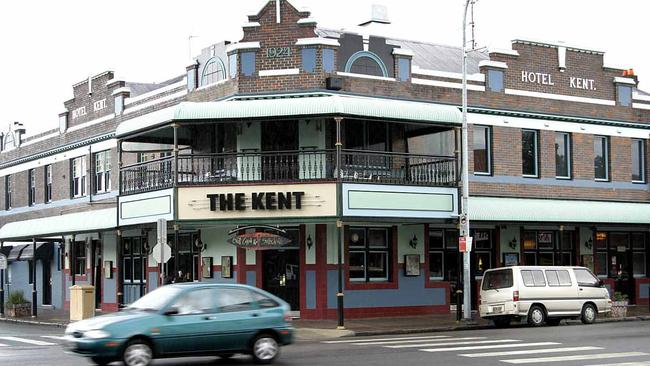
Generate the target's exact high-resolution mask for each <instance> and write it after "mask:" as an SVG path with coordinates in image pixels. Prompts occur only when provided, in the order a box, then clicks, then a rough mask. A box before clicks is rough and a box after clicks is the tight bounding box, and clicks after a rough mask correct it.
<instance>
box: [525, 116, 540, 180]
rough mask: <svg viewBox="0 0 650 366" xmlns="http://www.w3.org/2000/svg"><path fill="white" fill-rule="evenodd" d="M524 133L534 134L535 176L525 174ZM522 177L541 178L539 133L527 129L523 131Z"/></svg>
mask: <svg viewBox="0 0 650 366" xmlns="http://www.w3.org/2000/svg"><path fill="white" fill-rule="evenodd" d="M524 133H533V134H534V139H533V142H534V150H533V162H534V167H535V173H534V174H526V173H525V172H524ZM521 175H522V176H523V177H524V178H539V131H538V130H531V129H527V128H522V129H521Z"/></svg>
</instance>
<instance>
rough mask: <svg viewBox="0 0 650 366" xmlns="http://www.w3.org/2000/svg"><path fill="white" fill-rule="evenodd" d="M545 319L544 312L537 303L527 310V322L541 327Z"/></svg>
mask: <svg viewBox="0 0 650 366" xmlns="http://www.w3.org/2000/svg"><path fill="white" fill-rule="evenodd" d="M545 320H546V313H545V312H544V309H542V307H541V306H539V305H533V306H531V308H530V311H529V312H528V324H530V325H532V326H533V327H541V326H542V325H544V321H545Z"/></svg>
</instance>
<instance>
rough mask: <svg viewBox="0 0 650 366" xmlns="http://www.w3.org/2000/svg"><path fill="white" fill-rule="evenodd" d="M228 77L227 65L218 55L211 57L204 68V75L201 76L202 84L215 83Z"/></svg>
mask: <svg viewBox="0 0 650 366" xmlns="http://www.w3.org/2000/svg"><path fill="white" fill-rule="evenodd" d="M225 78H226V67H225V66H224V64H223V61H221V59H220V58H218V57H213V58H211V59H210V60H209V61H208V62H207V63H206V64H205V67H204V68H203V75H202V76H201V85H210V84H214V83H216V82H217V81H221V80H224V79H225Z"/></svg>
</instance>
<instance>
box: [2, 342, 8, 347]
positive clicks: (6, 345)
mask: <svg viewBox="0 0 650 366" xmlns="http://www.w3.org/2000/svg"><path fill="white" fill-rule="evenodd" d="M0 347H9V345H8V344H2V343H0Z"/></svg>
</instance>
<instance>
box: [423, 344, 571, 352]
mask: <svg viewBox="0 0 650 366" xmlns="http://www.w3.org/2000/svg"><path fill="white" fill-rule="evenodd" d="M557 344H562V343H557V342H535V343H509V344H491V345H486V346H468V347H449V348H428V349H421V350H420V351H424V352H448V351H469V350H475V349H491V348H514V347H537V346H553V345H557Z"/></svg>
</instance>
